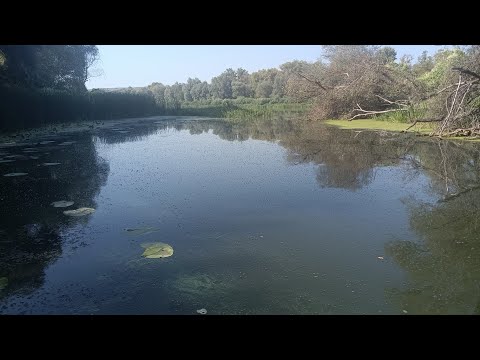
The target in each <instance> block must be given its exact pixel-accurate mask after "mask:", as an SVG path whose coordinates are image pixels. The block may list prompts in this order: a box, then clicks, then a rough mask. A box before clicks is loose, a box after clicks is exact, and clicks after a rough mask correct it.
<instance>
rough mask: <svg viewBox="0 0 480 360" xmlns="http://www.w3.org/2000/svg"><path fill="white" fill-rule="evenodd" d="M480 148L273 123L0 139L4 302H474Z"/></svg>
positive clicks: (298, 309)
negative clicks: (167, 253)
mask: <svg viewBox="0 0 480 360" xmlns="http://www.w3.org/2000/svg"><path fill="white" fill-rule="evenodd" d="M479 150H480V147H478V146H475V145H473V144H457V143H455V142H447V141H441V140H435V139H425V138H419V137H415V136H411V135H410V134H391V133H387V132H369V131H361V132H360V131H352V130H340V129H336V128H332V127H328V126H323V125H322V124H320V123H317V122H307V121H293V120H288V119H281V118H279V119H275V120H262V121H261V120H255V121H253V120H252V121H248V122H242V123H235V124H232V123H228V122H225V121H222V120H199V119H189V118H178V119H172V118H171V119H160V118H159V119H148V120H138V119H134V120H132V121H130V122H128V123H122V124H121V125H113V124H112V126H111V127H110V128H105V129H97V130H89V131H85V132H76V133H71V134H62V135H51V136H48V137H46V136H43V137H41V138H38V137H37V138H35V136H34V135H32V136H31V137H29V138H27V139H25V141H23V142H20V141H18V142H17V143H8V144H1V145H0V158H1V160H14V161H6V162H0V175H2V176H0V200H1V202H0V216H1V222H0V289H1V290H0V313H1V314H195V315H198V314H197V310H199V309H206V310H207V315H210V314H472V313H476V312H477V311H480V306H479V305H477V304H479V298H480V282H479V281H480V261H479V260H480V251H479V250H480V243H479V242H480V239H479V235H478V234H479V232H478V226H479V220H478V219H479V218H480V217H479V215H480V211H479V206H480V196H479V193H480V191H478V190H477V189H478V188H479V185H480V181H479V174H480V171H479V170H480V167H479V160H480V151H479ZM52 163H59V164H56V165H51V164H52ZM46 164H49V165H46ZM11 173H27V175H23V176H7V177H5V176H3V175H5V174H11ZM61 200H66V201H73V202H74V205H72V206H70V207H67V208H57V207H54V206H52V205H51V203H52V202H55V201H61ZM79 207H89V208H94V209H95V212H94V213H93V214H90V215H86V216H83V217H69V216H66V215H64V213H63V211H65V210H72V209H77V208H79ZM126 229H130V230H131V231H127V230H126ZM133 230H134V231H133ZM149 242H163V243H167V244H169V245H171V246H172V247H173V249H174V254H173V256H171V257H168V258H163V259H146V258H143V257H142V253H143V251H144V250H145V249H144V248H143V247H142V244H144V243H149Z"/></svg>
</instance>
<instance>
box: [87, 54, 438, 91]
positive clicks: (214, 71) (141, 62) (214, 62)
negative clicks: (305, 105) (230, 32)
mask: <svg viewBox="0 0 480 360" xmlns="http://www.w3.org/2000/svg"><path fill="white" fill-rule="evenodd" d="M390 46H392V47H394V48H395V49H396V50H397V54H398V57H401V56H402V55H404V54H411V55H412V56H413V57H414V59H416V58H417V57H418V55H420V54H421V52H422V51H423V50H427V51H428V52H429V53H430V54H432V53H434V52H435V51H437V50H438V49H440V48H442V47H440V46H435V45H390ZM98 48H99V51H100V61H99V63H98V65H97V68H99V69H101V71H102V73H103V74H102V75H100V76H96V77H94V78H92V79H91V80H89V81H88V82H87V88H89V89H92V88H110V87H127V86H133V87H136V86H146V85H149V84H151V83H152V82H161V83H163V84H165V85H171V84H173V83H174V82H175V81H178V82H186V80H187V79H188V78H189V77H191V78H195V77H198V78H199V79H200V80H202V81H208V82H210V80H211V78H212V77H214V76H217V75H219V74H220V73H221V72H223V71H224V70H225V69H227V68H233V69H237V68H239V67H242V68H244V69H246V70H247V71H249V72H253V71H257V70H259V69H265V68H272V67H278V66H279V65H281V64H283V63H285V62H287V61H291V60H305V61H315V60H317V59H318V58H319V57H320V56H321V46H320V45H98Z"/></svg>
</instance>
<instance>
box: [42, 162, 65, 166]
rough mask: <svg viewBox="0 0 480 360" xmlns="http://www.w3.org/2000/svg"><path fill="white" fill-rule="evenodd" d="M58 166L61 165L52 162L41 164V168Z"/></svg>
mask: <svg viewBox="0 0 480 360" xmlns="http://www.w3.org/2000/svg"><path fill="white" fill-rule="evenodd" d="M60 164H61V163H53V162H52V163H50V162H48V163H43V164H42V165H43V166H55V165H60Z"/></svg>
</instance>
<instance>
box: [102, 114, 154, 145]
mask: <svg viewBox="0 0 480 360" xmlns="http://www.w3.org/2000/svg"><path fill="white" fill-rule="evenodd" d="M158 129H159V126H157V125H156V124H155V123H153V122H152V121H140V120H139V121H137V122H133V123H129V124H128V125H123V126H122V125H118V126H117V127H114V128H113V129H112V128H105V129H101V130H99V131H98V132H97V133H96V135H97V139H98V141H100V142H101V143H104V144H118V143H123V142H133V141H141V140H144V139H146V138H147V137H148V136H150V135H152V134H154V133H156V132H157V131H158Z"/></svg>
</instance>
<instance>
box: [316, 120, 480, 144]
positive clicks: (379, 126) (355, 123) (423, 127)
mask: <svg viewBox="0 0 480 360" xmlns="http://www.w3.org/2000/svg"><path fill="white" fill-rule="evenodd" d="M325 123H326V124H328V125H332V126H336V127H339V128H342V129H352V130H384V131H393V132H410V133H417V134H419V135H428V134H430V133H431V132H432V130H433V126H432V125H431V124H429V123H418V124H416V125H415V126H413V127H412V128H410V129H409V130H407V131H405V129H407V128H408V127H409V126H410V125H411V124H407V123H400V122H390V121H380V120H373V119H366V120H352V121H349V120H326V121H325ZM442 139H448V140H461V141H468V142H480V139H479V138H474V137H465V136H444V137H442Z"/></svg>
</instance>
